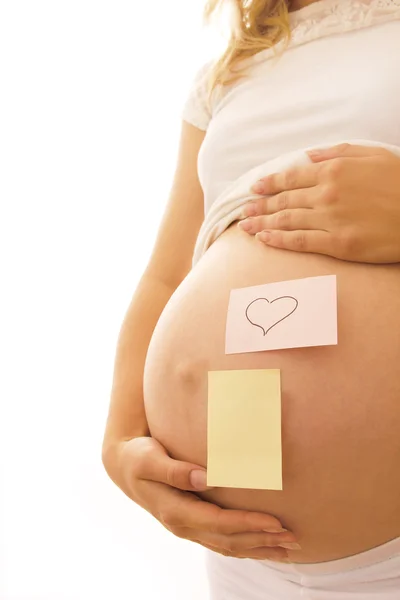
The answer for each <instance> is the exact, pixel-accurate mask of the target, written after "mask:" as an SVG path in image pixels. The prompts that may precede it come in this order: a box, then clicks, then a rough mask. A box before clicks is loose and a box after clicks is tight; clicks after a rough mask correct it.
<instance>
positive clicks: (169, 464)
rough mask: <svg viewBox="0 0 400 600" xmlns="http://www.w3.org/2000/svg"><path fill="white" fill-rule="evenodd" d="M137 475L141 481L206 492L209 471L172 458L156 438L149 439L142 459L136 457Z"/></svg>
mask: <svg viewBox="0 0 400 600" xmlns="http://www.w3.org/2000/svg"><path fill="white" fill-rule="evenodd" d="M135 463H136V469H135V471H136V475H137V476H138V477H140V478H141V479H147V480H150V481H156V482H158V483H165V484H166V485H169V486H171V487H174V488H178V489H180V490H185V491H198V492H199V491H206V490H209V489H212V487H210V486H207V471H206V469H205V468H204V467H201V466H199V465H196V464H194V463H190V462H185V461H181V460H175V459H174V458H171V457H170V456H169V455H168V453H167V451H166V449H165V448H164V446H162V445H161V444H160V443H159V442H158V441H157V440H155V439H154V438H147V440H146V443H145V444H144V445H143V447H142V449H141V452H140V457H139V458H138V457H136V459H135Z"/></svg>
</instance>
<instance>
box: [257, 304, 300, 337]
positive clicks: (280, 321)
mask: <svg viewBox="0 0 400 600" xmlns="http://www.w3.org/2000/svg"><path fill="white" fill-rule="evenodd" d="M285 298H290V299H291V300H294V301H295V302H296V306H295V307H294V309H293V310H292V311H291V312H290V313H288V314H287V315H285V316H284V317H282V319H279V321H277V322H276V323H274V324H273V325H271V327H270V328H269V329H267V331H265V330H264V327H261V325H257V323H253V321H251V320H250V319H249V317H248V315H247V311H248V310H249V308H250V306H251V305H252V304H254V302H257V300H266V301H267V302H268V304H273V303H274V302H276V301H277V300H284V299H285ZM298 306H299V301H298V300H296V298H293V296H280V297H279V298H275V300H268V298H256V299H255V300H253V301H252V302H250V304H249V305H248V307H247V308H246V319H247V320H248V321H249V322H250V323H251V324H252V325H254V326H255V327H259V328H260V329H262V330H263V333H264V336H266V335H267V333H268V332H269V331H271V329H272V328H273V327H275V325H278V324H279V323H282V321H284V320H285V319H287V318H288V317H290V315H292V314H293V313H294V311H295V310H296V309H297V307H298Z"/></svg>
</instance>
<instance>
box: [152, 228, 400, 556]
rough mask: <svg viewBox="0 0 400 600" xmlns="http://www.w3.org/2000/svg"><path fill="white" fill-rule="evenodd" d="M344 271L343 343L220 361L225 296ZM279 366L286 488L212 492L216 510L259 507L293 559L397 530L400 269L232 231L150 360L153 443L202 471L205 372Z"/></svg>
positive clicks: (357, 547) (167, 315) (180, 298)
mask: <svg viewBox="0 0 400 600" xmlns="http://www.w3.org/2000/svg"><path fill="white" fill-rule="evenodd" d="M331 274H336V275H337V281H338V319H339V344H338V345H337V346H330V347H318V348H300V349H290V350H279V351H272V352H271V351H269V352H254V353H249V354H235V355H225V325H226V315H227V306H228V300H229V294H230V290H231V289H233V288H240V287H246V286H253V285H259V284H263V283H269V282H274V281H284V280H289V279H297V278H301V277H312V276H318V275H331ZM272 368H273V369H275V368H278V369H281V375H282V444H283V447H282V451H283V485H284V490H283V491H264V490H249V489H234V488H216V489H213V490H210V491H207V492H205V493H202V494H200V495H201V497H203V498H204V499H209V500H211V501H213V502H215V503H216V504H218V505H219V506H221V507H225V508H243V509H249V510H256V511H263V512H266V513H269V514H272V515H275V516H276V517H277V518H279V519H280V520H281V522H282V524H283V526H284V527H286V528H288V529H290V530H291V531H293V532H294V534H295V535H296V536H297V539H298V541H299V542H300V544H301V545H302V550H301V551H299V552H290V555H291V556H290V558H291V559H292V560H293V561H297V562H319V561H326V560H334V559H336V558H341V557H344V556H349V555H351V554H355V553H358V552H362V551H364V550H367V549H369V548H372V547H374V546H377V545H379V544H382V543H384V542H386V541H388V540H390V539H393V538H395V537H398V536H400V267H399V266H397V265H385V266H382V265H363V264H356V263H347V262H344V261H339V260H335V259H332V258H328V257H323V256H318V255H306V254H296V253H294V252H288V251H283V250H276V249H273V248H267V247H265V246H263V245H262V244H261V243H259V242H257V241H256V240H255V239H254V238H253V237H250V236H248V235H247V234H245V233H243V232H241V231H239V230H238V229H237V227H236V225H233V226H231V227H230V228H228V230H227V231H225V233H224V234H223V235H222V236H221V237H220V238H219V239H218V240H217V241H216V242H215V243H214V244H213V245H212V247H211V248H210V249H209V250H208V251H207V253H206V254H205V255H204V257H203V258H202V259H201V261H200V262H199V263H198V264H197V265H196V267H195V268H194V269H193V270H192V271H191V273H190V274H189V275H188V277H187V278H186V279H185V280H184V281H183V282H182V284H181V285H180V286H179V288H178V289H177V290H176V292H175V293H174V294H173V296H172V297H171V299H170V301H169V302H168V304H167V306H166V307H165V309H164V311H163V313H162V315H161V317H160V319H159V322H158V324H157V327H156V329H155V331H154V334H153V337H152V340H151V343H150V346H149V350H148V354H147V359H146V365H145V374H144V397H145V406H146V412H147V418H148V422H149V427H150V431H151V433H152V435H153V436H154V437H155V438H156V439H158V440H159V441H160V442H161V443H162V444H163V445H164V446H165V447H166V448H167V450H168V451H169V453H170V454H171V456H172V457H174V458H177V459H180V460H188V461H192V462H194V463H197V464H200V465H203V466H206V453H207V447H206V444H207V372H208V371H209V370H224V369H227V370H228V369H229V370H231V369H272Z"/></svg>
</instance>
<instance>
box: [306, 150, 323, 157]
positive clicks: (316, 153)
mask: <svg viewBox="0 0 400 600" xmlns="http://www.w3.org/2000/svg"><path fill="white" fill-rule="evenodd" d="M322 153H323V150H308V151H307V154H308V156H310V157H311V158H318V156H321V154H322Z"/></svg>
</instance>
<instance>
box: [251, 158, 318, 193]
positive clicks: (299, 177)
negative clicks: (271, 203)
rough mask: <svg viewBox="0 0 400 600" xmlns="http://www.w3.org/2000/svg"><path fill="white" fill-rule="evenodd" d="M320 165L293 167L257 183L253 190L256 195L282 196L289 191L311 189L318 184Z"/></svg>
mask: <svg viewBox="0 0 400 600" xmlns="http://www.w3.org/2000/svg"><path fill="white" fill-rule="evenodd" d="M318 167H319V165H314V164H312V163H311V164H310V165H303V166H300V167H291V168H290V169H286V170H285V171H282V172H280V173H273V174H272V175H268V176H267V177H263V178H262V179H260V180H259V181H257V182H256V183H255V184H254V186H253V187H252V188H251V191H252V192H254V193H255V194H264V195H269V194H280V193H281V192H285V191H288V190H296V189H301V188H310V187H313V186H315V185H317V184H318V173H319V171H320V169H319V168H318Z"/></svg>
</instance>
